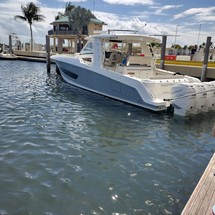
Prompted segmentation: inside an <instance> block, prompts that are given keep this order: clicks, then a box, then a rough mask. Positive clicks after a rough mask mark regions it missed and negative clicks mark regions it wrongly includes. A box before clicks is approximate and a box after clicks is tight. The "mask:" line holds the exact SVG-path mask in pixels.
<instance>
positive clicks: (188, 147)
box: [0, 60, 215, 215]
mask: <svg viewBox="0 0 215 215" xmlns="http://www.w3.org/2000/svg"><path fill="white" fill-rule="evenodd" d="M214 123H215V113H214V112H210V113H208V114H202V115H199V116H196V117H192V118H179V117H174V116H168V115H166V114H156V113H153V112H149V111H146V110H143V109H141V108H137V107H134V106H131V105H128V104H125V103H122V102H118V101H115V100H112V99H109V98H106V97H103V96H100V95H97V94H93V93H90V92H87V91H84V90H81V89H78V88H75V87H72V86H71V85H69V84H67V83H65V82H64V81H63V80H62V78H61V77H60V75H57V74H56V72H55V66H54V65H52V68H51V73H50V74H47V72H46V65H45V64H44V63H36V62H25V61H3V60H2V61H0V215H23V214H25V215H40V214H41V215H79V214H80V215H81V214H82V215H89V214H92V215H94V214H99V215H100V214H101V215H103V214H105V215H156V214H157V215H161V214H167V215H177V214H180V213H181V211H182V210H183V207H184V206H185V204H186V202H187V200H188V199H189V197H190V195H191V193H192V191H193V189H194V188H195V186H196V184H197V182H198V181H199V179H200V177H201V175H202V173H203V171H204V169H205V167H206V166H207V164H208V162H209V160H210V158H211V156H212V154H213V153H214V151H215V138H214V137H213V136H212V128H213V126H214Z"/></svg>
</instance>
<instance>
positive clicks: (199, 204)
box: [181, 153, 215, 215]
mask: <svg viewBox="0 0 215 215" xmlns="http://www.w3.org/2000/svg"><path fill="white" fill-rule="evenodd" d="M214 205H215V153H214V155H213V156H212V158H211V160H210V162H209V164H208V166H207V168H206V169H205V171H204V173H203V175H202V177H201V179H200V180H199V182H198V184H197V186H196V188H195V190H194V191H193V193H192V195H191V197H190V199H189V201H188V202H187V204H186V205H185V207H184V209H183V211H182V213H181V215H206V214H207V215H211V214H212V208H213V206H214Z"/></svg>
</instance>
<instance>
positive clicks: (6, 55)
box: [0, 53, 17, 60]
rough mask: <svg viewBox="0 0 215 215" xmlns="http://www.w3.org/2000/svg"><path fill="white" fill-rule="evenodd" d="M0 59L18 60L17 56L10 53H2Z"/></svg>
mask: <svg viewBox="0 0 215 215" xmlns="http://www.w3.org/2000/svg"><path fill="white" fill-rule="evenodd" d="M0 60H17V56H16V55H14V54H9V53H0Z"/></svg>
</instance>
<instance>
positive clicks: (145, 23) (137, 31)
mask: <svg viewBox="0 0 215 215" xmlns="http://www.w3.org/2000/svg"><path fill="white" fill-rule="evenodd" d="M146 25H147V23H145V24H144V25H143V26H142V27H140V28H139V29H138V30H137V32H139V31H140V30H141V29H143V28H144V27H145V26H146Z"/></svg>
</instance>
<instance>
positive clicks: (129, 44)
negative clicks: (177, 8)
mask: <svg viewBox="0 0 215 215" xmlns="http://www.w3.org/2000/svg"><path fill="white" fill-rule="evenodd" d="M155 42H156V43H157V42H160V40H158V39H156V38H153V37H149V36H143V35H139V34H127V33H126V34H101V35H95V36H92V37H90V38H89V39H88V41H87V43H86V45H85V46H84V47H83V49H82V51H81V52H80V53H76V54H74V55H61V54H60V55H54V56H52V57H51V58H52V59H53V60H54V61H55V62H56V64H57V67H58V68H59V70H60V73H61V75H62V77H63V79H64V80H65V81H66V82H68V83H70V84H72V85H75V86H77V87H80V88H83V89H85V90H89V91H91V92H94V93H98V94H101V95H104V96H108V97H110V98H114V99H117V100H120V101H123V102H126V103H129V104H132V105H136V106H139V107H143V108H146V109H149V110H153V111H157V112H160V111H168V110H169V109H171V111H173V112H174V114H176V115H182V116H186V115H189V114H198V113H200V112H209V111H211V110H214V109H215V82H203V83H202V82H200V80H199V79H197V78H194V77H191V76H185V75H180V74H176V73H174V72H170V71H166V70H161V69H158V68H156V66H155V59H154V57H153V56H154V55H153V52H152V48H151V47H150V43H155Z"/></svg>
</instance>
